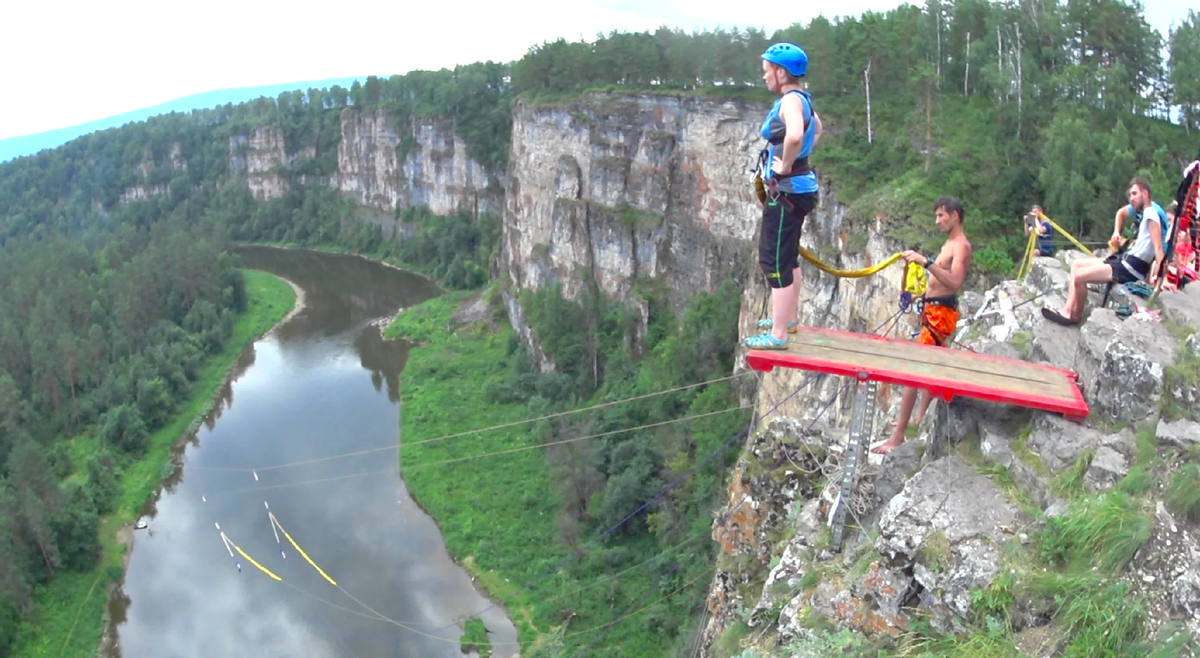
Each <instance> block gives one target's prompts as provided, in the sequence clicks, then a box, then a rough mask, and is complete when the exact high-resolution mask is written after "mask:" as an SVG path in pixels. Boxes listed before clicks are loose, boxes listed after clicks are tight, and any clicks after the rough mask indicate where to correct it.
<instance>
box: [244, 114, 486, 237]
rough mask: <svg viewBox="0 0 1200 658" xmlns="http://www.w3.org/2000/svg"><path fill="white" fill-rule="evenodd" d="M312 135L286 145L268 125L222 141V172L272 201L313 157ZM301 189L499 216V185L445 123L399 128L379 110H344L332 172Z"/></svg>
mask: <svg viewBox="0 0 1200 658" xmlns="http://www.w3.org/2000/svg"><path fill="white" fill-rule="evenodd" d="M313 144H315V136H314V137H310V138H308V139H307V140H305V143H303V144H287V143H285V139H284V135H283V131H282V130H280V128H279V127H278V126H276V125H273V124H266V125H262V126H259V127H257V128H255V129H254V130H253V131H251V132H250V133H248V134H247V133H242V134H238V133H235V134H233V135H230V137H229V173H230V175H231V176H234V177H239V178H242V179H244V180H245V181H246V185H247V186H248V187H249V189H250V192H251V193H252V194H253V195H254V198H256V199H260V200H269V199H277V198H279V197H281V196H283V195H284V194H285V193H286V192H287V190H288V185H289V184H288V180H289V175H288V174H289V170H291V169H293V168H295V167H296V166H298V165H299V164H300V163H303V162H306V161H308V160H311V159H313V158H314V157H316V147H315V146H313ZM296 179H298V181H299V182H300V183H301V184H303V185H326V186H330V187H334V188H336V189H338V190H339V191H340V192H342V194H343V195H345V196H347V197H348V198H350V199H352V200H353V201H355V202H356V203H357V204H359V205H360V206H365V207H368V208H374V209H377V210H384V211H394V210H396V209H398V208H400V209H403V208H409V207H412V206H420V205H424V206H428V207H429V209H430V210H431V211H432V212H434V213H437V214H441V215H448V214H452V213H454V212H456V211H458V210H460V209H465V210H467V211H469V212H471V213H472V214H473V215H475V214H478V213H499V212H500V211H501V209H502V207H503V198H504V178H503V175H502V174H500V173H497V172H490V171H488V170H487V169H485V168H484V167H483V166H482V165H480V164H479V163H478V162H476V161H475V160H473V159H472V158H471V157H470V156H468V154H467V148H466V145H465V144H464V143H463V141H462V140H461V139H460V138H459V137H458V136H457V135H456V134H455V132H454V126H453V123H452V122H449V121H434V120H429V121H423V122H417V123H414V124H408V123H405V124H403V125H401V126H398V125H397V123H396V121H395V120H394V118H393V117H391V116H389V115H388V113H387V112H386V111H385V110H383V109H380V110H376V111H374V112H363V111H361V110H357V109H354V108H347V109H345V110H343V111H342V114H341V139H340V141H339V142H338V148H337V172H336V173H335V174H334V175H332V176H324V177H310V176H308V175H306V174H305V175H299V176H297V177H296Z"/></svg>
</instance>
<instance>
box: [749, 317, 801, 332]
mask: <svg viewBox="0 0 1200 658" xmlns="http://www.w3.org/2000/svg"><path fill="white" fill-rule="evenodd" d="M798 324H800V323H799V322H789V323H788V333H789V334H794V333H796V325H798ZM774 326H775V321H774V320H772V319H771V318H767V319H766V320H759V321H758V328H759V329H770V328H771V327H774Z"/></svg>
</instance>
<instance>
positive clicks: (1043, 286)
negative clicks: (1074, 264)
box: [1025, 256, 1071, 295]
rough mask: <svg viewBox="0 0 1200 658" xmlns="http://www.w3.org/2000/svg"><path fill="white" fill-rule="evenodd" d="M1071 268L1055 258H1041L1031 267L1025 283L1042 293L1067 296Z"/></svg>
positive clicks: (1034, 261)
mask: <svg viewBox="0 0 1200 658" xmlns="http://www.w3.org/2000/svg"><path fill="white" fill-rule="evenodd" d="M1069 270H1070V267H1069V266H1068V265H1066V264H1065V263H1063V262H1062V261H1061V260H1059V259H1057V258H1055V257H1053V256H1039V257H1037V258H1034V259H1033V262H1032V263H1031V264H1030V266H1029V274H1027V275H1025V281H1026V282H1028V283H1029V284H1030V285H1032V286H1034V287H1035V288H1037V289H1038V290H1039V291H1041V292H1058V293H1061V294H1063V295H1066V294H1067V286H1068V285H1069V284H1070V283H1071V273H1070V271H1069Z"/></svg>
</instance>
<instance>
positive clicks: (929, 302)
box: [925, 295, 958, 311]
mask: <svg viewBox="0 0 1200 658" xmlns="http://www.w3.org/2000/svg"><path fill="white" fill-rule="evenodd" d="M925 305H926V306H948V307H950V308H952V309H954V310H956V311H957V310H958V295H942V296H940V297H926V298H925Z"/></svg>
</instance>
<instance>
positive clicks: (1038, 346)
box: [1029, 311, 1079, 370]
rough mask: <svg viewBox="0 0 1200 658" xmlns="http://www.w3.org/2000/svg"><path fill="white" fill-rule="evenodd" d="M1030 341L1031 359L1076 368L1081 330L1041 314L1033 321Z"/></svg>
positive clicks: (1067, 368)
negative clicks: (1058, 322) (1050, 319)
mask: <svg viewBox="0 0 1200 658" xmlns="http://www.w3.org/2000/svg"><path fill="white" fill-rule="evenodd" d="M1031 334H1032V336H1031V338H1030V341H1029V360H1030V361H1035V362H1042V363H1046V364H1048V365H1052V366H1054V367H1056V368H1063V369H1066V370H1074V369H1075V355H1076V353H1077V352H1078V351H1079V330H1078V329H1076V328H1075V327H1064V326H1062V325H1060V324H1056V323H1054V322H1050V321H1049V320H1047V319H1046V318H1044V317H1042V316H1041V315H1040V311H1039V315H1038V317H1037V318H1036V319H1035V320H1034V321H1033V327H1032V330H1031Z"/></svg>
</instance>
